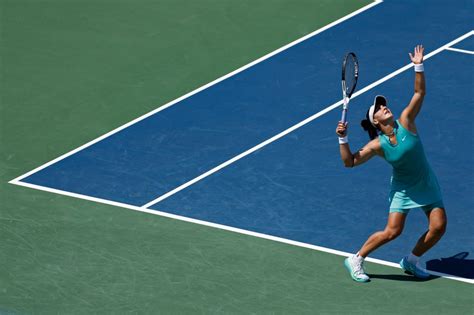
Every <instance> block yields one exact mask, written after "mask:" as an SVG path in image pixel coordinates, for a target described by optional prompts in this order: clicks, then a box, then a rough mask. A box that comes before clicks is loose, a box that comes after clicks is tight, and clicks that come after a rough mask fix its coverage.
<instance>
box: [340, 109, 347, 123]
mask: <svg viewBox="0 0 474 315" xmlns="http://www.w3.org/2000/svg"><path fill="white" fill-rule="evenodd" d="M346 119H347V108H343V109H342V116H341V121H342V122H343V123H346Z"/></svg>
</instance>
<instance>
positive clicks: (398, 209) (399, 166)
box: [336, 45, 447, 282]
mask: <svg viewBox="0 0 474 315" xmlns="http://www.w3.org/2000/svg"><path fill="white" fill-rule="evenodd" d="M423 51H424V48H423V46H421V45H418V46H416V47H415V49H414V53H413V54H411V53H409V56H410V59H411V61H412V62H413V64H414V68H415V93H414V95H413V97H412V99H411V101H410V103H409V104H408V105H407V107H406V108H405V109H404V110H403V112H402V114H401V116H400V118H399V119H397V120H395V119H394V116H393V113H392V111H391V110H390V109H389V108H388V107H387V100H386V99H385V97H384V96H382V95H377V96H376V97H375V99H374V102H373V104H372V105H371V106H370V107H369V109H368V111H367V114H366V119H365V120H363V121H362V122H361V125H362V127H363V128H364V130H365V131H367V132H368V134H369V137H370V139H371V141H370V142H369V143H367V144H366V145H365V146H364V147H363V148H362V149H360V150H359V151H357V152H355V153H351V150H350V148H349V143H348V139H347V123H346V124H343V123H341V122H340V123H339V124H338V126H337V129H336V134H337V135H338V136H339V144H340V145H339V149H340V153H341V158H342V160H343V162H344V165H345V166H346V167H354V166H358V165H361V164H362V163H365V162H367V161H368V160H369V159H371V158H372V157H374V156H376V155H378V156H380V157H382V158H383V159H385V160H386V161H387V162H388V163H389V164H390V165H392V167H393V173H392V178H391V189H390V194H389V202H390V212H389V215H388V222H387V226H386V227H385V229H384V230H383V231H379V232H376V233H374V234H372V235H371V236H370V237H369V238H368V239H367V241H366V242H365V244H364V245H363V246H362V248H360V250H359V251H358V252H357V253H356V254H355V255H352V256H351V257H349V258H347V259H346V260H345V261H344V264H345V266H346V268H347V269H348V270H349V272H350V275H351V277H352V279H354V280H355V281H358V282H367V281H369V277H368V276H367V274H366V273H365V271H364V268H363V263H364V258H366V257H367V256H368V255H369V254H370V253H371V252H373V251H374V250H376V249H377V248H378V247H380V246H382V245H383V244H385V243H387V242H389V241H391V240H393V239H395V238H396V237H397V236H399V235H400V233H401V232H402V230H403V226H404V224H405V219H406V217H407V215H408V212H409V211H410V209H413V208H421V209H422V210H423V211H424V212H425V214H426V216H427V217H428V221H429V227H428V230H427V231H426V232H425V233H424V234H423V235H422V236H421V237H420V239H419V240H418V242H417V243H416V245H415V247H414V248H413V250H412V251H411V253H409V254H408V255H407V256H405V257H404V258H403V259H402V260H401V261H400V266H401V267H402V269H403V270H404V271H405V272H406V273H409V274H412V275H414V276H415V277H417V278H428V277H429V276H430V275H429V274H428V273H427V272H426V270H425V269H423V268H422V267H421V266H420V264H419V259H420V256H422V255H423V254H424V253H425V252H426V251H428V250H429V249H430V248H431V247H433V246H434V245H435V244H436V243H437V242H438V241H439V240H440V238H441V237H442V236H443V234H444V232H445V230H446V222H447V221H446V212H445V209H444V206H443V201H442V196H441V191H440V187H439V185H438V181H437V179H436V176H435V174H434V173H433V170H432V169H431V167H430V165H429V164H428V161H427V159H426V156H425V153H424V150H423V145H422V143H421V140H420V137H419V136H418V131H417V128H416V124H415V119H416V116H417V115H418V113H419V112H420V109H421V105H422V103H423V98H424V95H425V77H424V73H423V70H424V69H423Z"/></svg>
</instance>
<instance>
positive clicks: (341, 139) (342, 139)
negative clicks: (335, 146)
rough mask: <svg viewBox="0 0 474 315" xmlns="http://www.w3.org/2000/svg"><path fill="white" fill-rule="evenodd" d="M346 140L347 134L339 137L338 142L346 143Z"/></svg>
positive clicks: (347, 140)
mask: <svg viewBox="0 0 474 315" xmlns="http://www.w3.org/2000/svg"><path fill="white" fill-rule="evenodd" d="M348 142H349V139H348V138H347V136H345V137H339V144H346V143H348Z"/></svg>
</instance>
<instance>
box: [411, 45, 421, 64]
mask: <svg viewBox="0 0 474 315" xmlns="http://www.w3.org/2000/svg"><path fill="white" fill-rule="evenodd" d="M424 51H425V48H424V47H423V45H417V46H416V47H415V50H414V52H413V55H412V54H411V53H408V54H409V55H410V59H411V62H413V63H414V64H420V63H423V52H424Z"/></svg>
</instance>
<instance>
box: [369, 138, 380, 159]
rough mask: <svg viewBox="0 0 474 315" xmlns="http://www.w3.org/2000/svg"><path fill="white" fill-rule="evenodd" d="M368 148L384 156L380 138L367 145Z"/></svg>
mask: <svg viewBox="0 0 474 315" xmlns="http://www.w3.org/2000/svg"><path fill="white" fill-rule="evenodd" d="M367 147H368V148H369V149H370V150H372V151H374V152H375V153H377V154H378V155H381V154H383V152H382V145H381V144H380V137H376V138H374V139H372V140H370V141H369V143H367Z"/></svg>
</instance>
